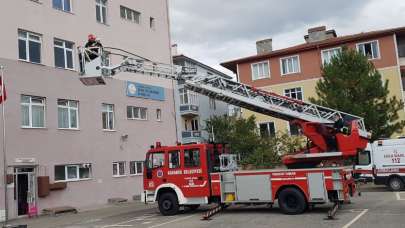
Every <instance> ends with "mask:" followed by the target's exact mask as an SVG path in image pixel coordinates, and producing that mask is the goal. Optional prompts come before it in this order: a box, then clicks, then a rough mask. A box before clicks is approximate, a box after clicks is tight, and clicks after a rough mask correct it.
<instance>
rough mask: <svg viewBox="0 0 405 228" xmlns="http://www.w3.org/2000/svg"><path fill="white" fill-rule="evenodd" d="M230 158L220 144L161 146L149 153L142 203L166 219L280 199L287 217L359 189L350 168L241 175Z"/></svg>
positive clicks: (260, 172) (347, 195)
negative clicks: (184, 211) (182, 212)
mask: <svg viewBox="0 0 405 228" xmlns="http://www.w3.org/2000/svg"><path fill="white" fill-rule="evenodd" d="M226 155H227V152H226V151H225V148H224V147H223V146H222V145H218V144H190V145H176V146H161V145H160V144H159V143H157V144H156V146H155V147H153V148H152V149H150V150H149V151H148V153H147V155H146V166H145V170H144V192H143V193H142V200H143V201H144V202H145V203H152V202H158V205H159V210H160V212H161V213H162V214H163V215H174V214H176V213H177V212H178V211H179V208H180V206H186V207H190V208H197V207H198V206H199V205H203V204H211V203H217V204H254V205H260V204H269V205H271V204H273V203H274V202H275V201H276V200H278V204H279V206H280V208H281V210H282V211H283V212H284V213H286V214H299V213H302V212H304V211H305V210H306V209H307V208H308V206H309V205H315V204H324V203H327V202H337V201H339V202H347V201H349V197H350V195H352V194H353V193H354V191H355V184H354V181H353V179H352V171H351V170H347V169H345V168H310V169H280V170H252V171H236V170H234V166H231V167H229V166H228V164H230V163H233V164H235V163H234V161H233V159H231V158H230V157H229V156H226ZM224 160H226V162H223V161H224ZM221 161H222V162H221ZM231 161H232V162H231Z"/></svg>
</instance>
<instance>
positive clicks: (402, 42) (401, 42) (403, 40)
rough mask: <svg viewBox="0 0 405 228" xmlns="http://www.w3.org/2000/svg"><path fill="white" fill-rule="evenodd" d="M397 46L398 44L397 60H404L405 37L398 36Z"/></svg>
mask: <svg viewBox="0 0 405 228" xmlns="http://www.w3.org/2000/svg"><path fill="white" fill-rule="evenodd" d="M397 44H398V56H399V58H404V57H405V36H398V37H397Z"/></svg>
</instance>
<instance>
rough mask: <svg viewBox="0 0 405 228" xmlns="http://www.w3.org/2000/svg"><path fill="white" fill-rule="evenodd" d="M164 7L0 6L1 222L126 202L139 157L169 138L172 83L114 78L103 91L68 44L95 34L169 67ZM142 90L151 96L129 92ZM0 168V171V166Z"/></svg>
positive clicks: (78, 1)
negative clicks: (82, 72)
mask: <svg viewBox="0 0 405 228" xmlns="http://www.w3.org/2000/svg"><path fill="white" fill-rule="evenodd" d="M167 4H168V3H167V1H166V0H154V1H149V0H138V1H133V0H114V1H113V0H18V1H17V0H2V1H1V2H0V27H1V42H0V65H1V66H4V79H5V85H6V91H7V100H6V102H5V105H6V125H5V126H2V125H0V128H1V129H2V128H3V127H5V129H6V132H7V141H6V151H7V169H8V172H7V173H8V178H7V186H4V185H3V183H4V180H3V176H2V175H1V178H0V183H1V184H0V195H1V197H0V217H3V218H4V212H5V208H4V205H5V202H4V197H3V195H4V192H5V187H7V190H8V191H7V192H8V195H7V202H8V205H9V213H8V216H9V218H16V217H19V216H26V215H27V214H28V213H29V210H28V209H29V208H36V209H37V211H38V212H39V213H40V212H41V210H42V209H45V208H52V207H60V206H71V207H75V208H77V209H80V208H83V207H87V206H95V205H100V204H105V203H107V200H108V199H110V198H115V197H120V198H126V199H129V200H131V199H132V197H133V196H137V195H139V194H140V192H141V190H142V185H143V184H142V171H143V161H144V159H145V153H146V151H147V150H148V148H149V146H150V145H151V144H154V142H156V141H160V142H162V144H173V143H174V142H175V141H176V140H177V137H176V125H175V118H174V116H175V108H174V99H173V88H172V82H170V81H169V80H164V79H158V78H152V77H148V76H145V75H142V74H126V73H122V74H120V75H119V76H117V77H119V78H120V79H121V80H116V79H108V82H107V85H106V86H95V87H86V86H84V85H83V84H82V83H81V82H80V81H79V79H78V72H77V71H78V65H79V63H78V57H77V56H78V55H77V47H78V46H81V45H84V43H85V42H86V39H87V35H88V34H90V33H92V34H95V35H97V36H98V37H99V38H100V39H101V42H102V43H103V45H104V46H105V47H116V48H120V49H123V50H127V51H130V52H132V53H136V54H137V55H140V56H142V57H145V58H148V59H150V60H152V61H157V62H162V63H167V64H170V63H171V54H170V37H169V21H168V5H167ZM128 86H135V87H142V88H147V90H149V91H152V92H153V93H154V94H155V95H156V94H157V95H158V98H154V97H150V96H145V95H140V94H131V93H130V91H129V90H127V87H128ZM3 165H4V164H3V163H1V165H0V166H1V167H3Z"/></svg>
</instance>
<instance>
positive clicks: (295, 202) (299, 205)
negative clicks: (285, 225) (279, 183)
mask: <svg viewBox="0 0 405 228" xmlns="http://www.w3.org/2000/svg"><path fill="white" fill-rule="evenodd" d="M278 204H279V206H280V209H281V210H282V211H283V213H284V214H289V215H296V214H301V213H303V212H304V211H305V209H307V202H306V200H305V196H304V195H303V194H302V193H301V192H300V191H299V190H298V189H296V188H286V189H283V190H282V191H281V192H280V194H279V195H278Z"/></svg>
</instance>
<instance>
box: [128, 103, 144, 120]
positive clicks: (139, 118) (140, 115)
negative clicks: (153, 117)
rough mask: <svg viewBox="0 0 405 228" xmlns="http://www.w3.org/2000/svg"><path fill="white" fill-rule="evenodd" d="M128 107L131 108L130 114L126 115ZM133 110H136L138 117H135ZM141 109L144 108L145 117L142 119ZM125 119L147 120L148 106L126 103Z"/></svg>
mask: <svg viewBox="0 0 405 228" xmlns="http://www.w3.org/2000/svg"><path fill="white" fill-rule="evenodd" d="M128 108H130V109H131V116H132V117H129V116H128ZM134 110H138V118H136V117H135V111H134ZM142 110H145V118H144V119H142ZM127 119H128V120H142V121H147V120H148V108H146V107H140V106H131V105H128V106H127Z"/></svg>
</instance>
